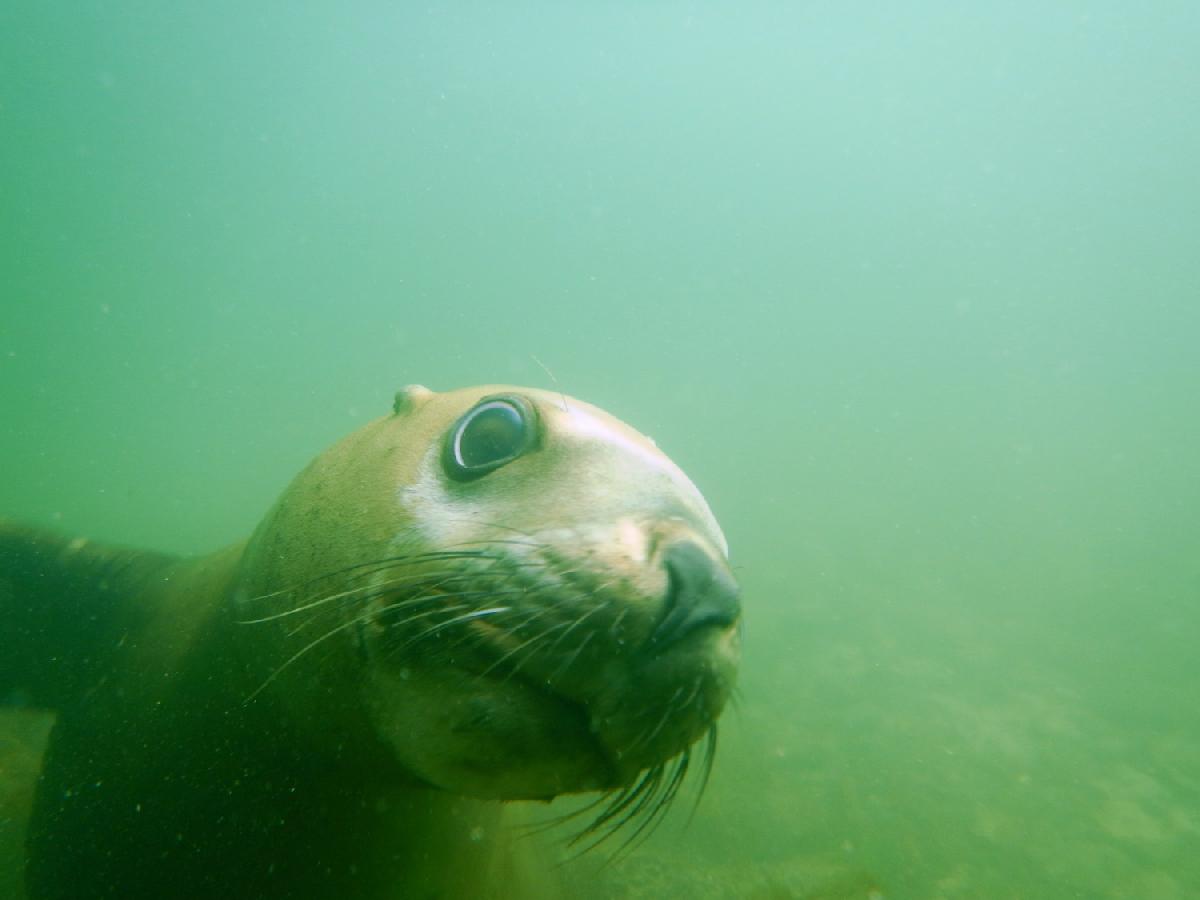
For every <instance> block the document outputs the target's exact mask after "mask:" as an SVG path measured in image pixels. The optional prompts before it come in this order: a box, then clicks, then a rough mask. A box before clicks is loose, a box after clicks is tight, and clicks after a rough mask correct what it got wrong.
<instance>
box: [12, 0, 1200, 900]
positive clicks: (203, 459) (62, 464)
mask: <svg viewBox="0 0 1200 900" xmlns="http://www.w3.org/2000/svg"><path fill="white" fill-rule="evenodd" d="M1198 113H1200V6H1197V5H1196V4H1195V3H1190V2H1177V3H1172V2H1156V3H1147V4H1131V3H1115V2H1114V3H1090V4H1089V3H1074V2H1069V3H1056V4H1044V3H1033V2H1009V3H1003V4H999V3H996V4H960V3H933V2H917V3H909V4H879V3H782V2H781V3H759V4H753V3H738V4H733V3H730V4H713V3H632V2H630V3H625V2H614V3H595V4H584V3H545V4H522V3H514V4H501V5H498V6H496V7H491V6H485V5H482V4H466V3H463V4H444V3H434V4H428V5H425V4H421V5H418V4H384V3H380V4H377V5H372V4H357V5H352V4H344V5H343V4H337V5H335V4H301V3H273V4H272V3H258V4H240V3H237V4H235V3H206V4H157V3H117V4H101V3H92V2H86V3H76V4H49V3H34V2H23V0H19V2H10V3H7V4H5V5H4V6H3V8H0V236H2V239H0V403H2V407H0V408H2V410H3V419H2V420H0V466H2V468H3V473H4V475H3V478H0V513H2V514H5V515H8V516H12V517H16V518H20V519H23V520H26V521H30V522H33V523H38V524H43V525H50V526H54V527H57V528H59V529H62V530H65V531H69V532H79V533H87V534H90V535H94V536H96V537H102V538H105V539H109V540H115V541H121V542H127V543H133V544H142V545H150V546H156V547H160V548H165V549H169V550H176V551H187V552H200V551H205V550H208V549H211V548H214V547H216V546H219V545H221V544H224V543H227V542H229V541H231V540H233V539H235V538H237V537H240V536H242V535H244V534H245V533H247V532H248V531H249V529H251V528H252V527H253V526H254V524H255V523H256V522H257V521H258V519H259V517H260V516H261V515H262V513H263V512H264V510H265V509H266V508H267V506H268V505H269V504H270V502H271V501H272V499H273V498H274V497H275V496H276V494H277V493H278V492H279V491H280V490H281V489H282V487H283V486H284V485H285V484H286V483H287V481H288V480H289V479H290V478H291V476H292V475H293V474H294V473H295V472H296V471H297V470H298V469H299V468H300V467H301V466H302V465H303V464H304V463H305V462H307V460H309V459H310V458H311V457H312V456H313V455H314V454H315V453H316V452H317V451H318V450H319V449H321V448H322V447H323V446H325V445H327V444H328V443H330V442H331V441H333V440H334V439H336V438H338V437H340V436H341V435H342V434H344V433H346V432H348V431H350V430H351V429H353V428H354V427H356V426H357V425H359V424H360V423H362V422H364V421H366V420H368V419H369V418H372V417H374V416H376V415H379V414H382V413H384V412H386V411H387V409H388V407H389V403H390V397H391V394H392V392H393V391H394V390H395V388H397V387H398V386H400V385H402V384H404V383H407V382H422V383H425V384H428V385H430V386H431V387H433V388H435V389H436V388H447V387H452V386H458V385H465V384H473V383H479V382H513V383H517V384H537V385H540V386H545V387H552V386H553V385H552V384H551V383H550V379H549V378H548V376H547V374H546V373H545V372H544V371H543V369H542V368H541V366H540V365H539V364H538V362H536V361H535V357H536V359H537V360H541V361H542V362H543V363H545V365H546V366H548V367H549V368H550V369H551V370H552V371H553V372H554V375H555V376H556V379H557V382H558V384H560V385H561V386H562V388H563V389H564V390H566V391H567V392H569V393H571V394H574V395H577V396H580V397H583V398H586V399H588V400H591V401H593V402H595V403H597V404H599V405H601V406H604V407H606V408H607V409H609V410H611V411H612V412H614V413H615V414H617V415H618V416H621V417H622V418H624V419H626V420H628V421H630V422H631V423H632V424H634V425H635V426H637V427H639V428H640V429H642V430H643V431H646V432H647V433H649V434H651V435H653V436H654V437H655V438H656V439H657V440H658V443H659V445H660V446H661V447H663V448H664V449H665V450H666V451H667V452H668V453H670V454H671V455H672V456H673V457H674V458H675V459H676V460H677V461H678V462H679V463H680V464H681V465H682V466H683V467H684V468H685V469H686V470H687V471H688V472H689V474H691V475H692V477H693V478H694V480H696V482H697V483H698V484H699V485H700V487H701V488H702V489H703V490H704V491H705V493H706V495H707V496H708V497H709V500H710V501H711V503H712V505H713V507H714V509H715V510H716V512H717V514H718V516H719V518H720V519H721V522H722V524H723V526H724V528H725V531H726V533H727V535H728V537H729V540H730V544H731V546H732V552H733V558H734V562H735V563H736V565H737V566H738V574H739V577H740V579H741V580H742V583H743V587H744V591H745V599H746V606H747V625H746V644H745V650H746V653H745V663H744V668H743V676H742V680H741V699H740V702H739V704H738V708H737V709H736V710H734V711H732V712H730V713H729V714H728V715H727V717H726V719H725V721H724V728H723V736H722V742H723V747H722V752H721V754H720V756H719V759H718V764H717V768H716V771H715V773H714V776H713V782H712V785H711V787H710V791H709V794H708V796H706V798H705V800H704V803H703V804H702V806H701V807H700V811H699V813H698V814H697V816H696V818H695V820H694V821H693V822H692V824H691V826H690V827H689V828H686V829H685V828H684V823H683V820H684V818H686V817H685V816H682V815H679V816H675V817H674V818H673V819H672V820H671V821H668V823H667V824H666V825H665V826H664V828H663V829H662V830H661V831H660V833H659V834H658V835H657V836H656V837H655V838H654V840H653V841H651V842H650V843H649V844H648V845H647V846H646V847H645V848H644V849H642V850H641V851H639V852H638V853H637V854H636V855H634V856H633V857H630V858H629V859H628V860H626V861H624V862H623V863H620V864H619V865H618V866H616V867H611V868H610V870H609V871H608V872H607V874H606V875H605V876H603V877H604V878H606V879H607V880H608V883H609V887H608V888H607V890H608V891H609V892H610V896H613V897H635V896H638V897H640V896H645V897H652V896H658V897H687V898H692V900H696V898H701V897H747V898H760V900H769V898H789V897H791V898H809V900H815V898H818V897H823V898H832V897H840V898H852V897H853V898H867V897H876V898H877V897H886V898H889V900H891V898H1074V897H1083V898H1091V897H1098V898H1117V897H1128V898H1149V900H1157V898H1162V900H1168V898H1191V897H1197V896H1200V710H1198V706H1200V704H1198V703H1197V698H1198V697H1200V552H1198V551H1200V507H1198V501H1200V224H1198V218H1197V216H1198V210H1200V175H1198V172H1200V169H1198V167H1197V160H1200V114H1198ZM10 874H11V873H10Z"/></svg>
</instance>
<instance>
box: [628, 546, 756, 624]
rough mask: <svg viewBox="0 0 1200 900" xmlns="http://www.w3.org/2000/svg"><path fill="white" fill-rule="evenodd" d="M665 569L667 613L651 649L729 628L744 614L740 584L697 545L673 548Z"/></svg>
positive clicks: (670, 548)
mask: <svg viewBox="0 0 1200 900" xmlns="http://www.w3.org/2000/svg"><path fill="white" fill-rule="evenodd" d="M663 565H664V566H665V568H666V570H667V598H666V612H665V613H664V614H663V617H662V620H661V621H660V622H659V623H658V627H657V628H655V630H654V634H653V635H651V637H650V644H651V646H652V647H661V646H664V645H666V644H672V643H675V642H676V641H678V640H680V639H681V638H684V637H686V636H687V635H689V634H691V633H692V632H693V631H696V630H697V629H700V628H705V627H707V626H710V625H711V626H715V627H718V628H728V627H729V626H730V625H732V624H733V623H734V622H736V621H737V618H738V616H739V615H741V612H742V604H741V600H740V599H739V595H740V593H741V591H740V590H739V589H738V586H737V582H736V581H734V580H733V577H732V576H730V575H729V573H728V572H726V571H725V570H724V568H723V567H720V566H718V565H717V564H716V562H715V561H714V560H713V558H712V557H711V556H709V555H708V554H707V553H706V552H705V551H704V550H703V549H701V547H700V546H699V545H698V544H695V543H692V542H691V541H681V542H679V543H676V544H672V545H671V546H670V547H668V548H667V550H666V552H665V553H664V554H663Z"/></svg>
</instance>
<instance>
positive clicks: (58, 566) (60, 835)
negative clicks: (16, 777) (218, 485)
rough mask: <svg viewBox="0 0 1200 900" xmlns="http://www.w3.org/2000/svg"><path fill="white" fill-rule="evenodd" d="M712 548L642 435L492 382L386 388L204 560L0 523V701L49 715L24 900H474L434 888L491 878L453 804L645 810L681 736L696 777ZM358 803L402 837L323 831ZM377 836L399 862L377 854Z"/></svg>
mask: <svg viewBox="0 0 1200 900" xmlns="http://www.w3.org/2000/svg"><path fill="white" fill-rule="evenodd" d="M727 554H728V551H727V546H726V542H725V538H724V536H723V535H722V533H721V530H720V528H719V526H718V525H717V523H716V520H715V519H714V517H713V515H712V513H711V511H710V510H709V507H708V505H707V503H706V502H705V500H704V498H703V497H702V496H701V494H700V493H699V491H698V490H697V489H696V488H695V486H694V485H693V484H692V483H691V481H689V480H688V478H687V477H686V476H685V475H684V474H683V472H681V471H680V469H679V468H678V467H677V466H676V465H675V464H674V463H672V462H671V460H670V459H668V457H666V456H665V455H664V454H663V453H662V452H660V451H659V450H658V449H657V448H656V447H655V445H654V444H653V442H652V441H650V440H649V439H647V438H645V437H644V436H642V435H640V434H638V433H637V432H636V431H634V430H633V429H631V428H630V427H628V426H627V425H624V424H623V423H621V422H619V421H618V420H616V419H614V418H612V417H611V416H609V415H608V414H607V413H604V412H603V411H601V410H599V409H597V408H595V407H592V406H589V405H588V404H586V403H583V402H581V401H579V400H575V399H573V398H569V397H564V396H562V395H559V394H553V393H547V392H543V391H538V390H533V389H527V388H515V387H506V386H487V387H478V388H470V389H466V390H459V391H453V392H448V393H441V394H435V393H433V392H432V391H429V390H428V389H426V388H422V387H418V386H412V387H408V388H405V389H404V390H402V391H401V392H400V393H399V394H398V395H397V398H396V402H395V405H394V408H393V412H392V414H391V415H389V416H386V417H384V418H381V419H378V420H376V421H374V422H372V423H370V424H368V425H366V426H365V427H363V428H362V429H360V430H359V431H357V432H355V433H354V434H352V435H350V436H349V437H347V438H346V439H344V440H343V441H341V442H340V443H338V444H336V445H335V446H333V447H332V448H330V449H329V450H327V451H326V452H324V453H322V454H321V455H320V456H318V457H317V458H316V459H315V460H314V461H313V462H312V463H311V464H310V465H309V466H308V467H307V468H306V469H305V470H304V471H303V472H302V473H301V474H300V475H299V476H298V477H297V478H296V479H295V480H294V481H293V482H292V484H291V485H290V486H289V487H288V488H287V490H286V491H285V492H284V494H283V495H282V496H281V497H280V499H279V500H278V501H277V503H276V504H275V506H274V507H273V508H272V510H271V511H270V512H269V513H268V514H267V516H266V517H265V518H264V520H263V521H262V523H261V524H260V525H259V527H258V528H257V529H256V531H255V532H254V534H253V536H252V537H251V538H250V539H249V541H248V542H246V543H244V544H240V545H237V546H235V547H232V548H229V549H228V550H225V551H222V552H220V553H218V554H214V555H212V556H210V557H204V558H200V559H196V560H183V561H181V560H176V559H172V558H168V557H165V556H158V555H152V554H137V553H131V552H129V551H116V550H112V549H110V548H104V547H95V546H93V545H88V544H82V543H79V542H67V541H64V540H61V539H57V538H51V537H48V536H46V535H42V534H35V533H33V532H30V531H28V530H26V529H20V528H16V527H15V526H0V623H2V624H5V625H6V626H8V627H9V628H11V629H12V632H11V633H14V634H17V635H19V636H21V637H23V638H24V640H23V642H22V644H21V649H20V650H19V651H16V652H9V653H8V659H6V660H3V661H0V694H3V693H6V692H8V691H12V690H21V691H25V692H28V693H29V695H30V696H32V697H33V698H34V699H35V701H37V702H39V703H41V704H42V705H46V706H51V707H54V708H56V709H57V710H59V722H58V725H57V726H56V729H55V732H54V735H53V736H52V739H51V746H50V750H49V752H48V755H47V762H46V770H45V772H44V774H43V784H42V787H41V789H40V791H39V795H38V798H37V801H36V803H35V811H34V817H33V822H32V825H31V837H30V861H29V868H30V895H31V897H34V898H43V897H65V896H76V897H81V896H92V895H97V896H105V894H104V893H103V892H102V891H100V890H97V889H96V886H97V885H101V886H105V885H107V886H110V887H113V889H116V888H115V886H117V885H120V886H121V895H122V896H127V897H138V896H151V895H154V893H153V892H154V891H156V890H162V889H164V886H168V885H173V886H174V887H173V888H172V890H171V895H173V896H183V895H181V894H180V893H179V890H180V889H181V888H180V887H179V885H180V884H188V883H191V884H194V885H195V888H194V889H195V890H196V894H195V895H196V896H209V895H212V896H215V895H217V894H216V893H215V892H216V891H218V890H224V889H225V888H226V887H228V886H230V885H237V886H238V889H239V890H243V891H244V890H247V889H253V890H263V891H267V892H268V893H267V894H265V895H266V896H276V895H278V896H298V897H323V896H335V895H338V892H339V891H340V890H343V889H346V884H347V882H346V878H345V877H343V876H335V875H334V874H330V873H334V872H335V871H340V869H338V867H339V866H343V865H344V866H349V867H350V869H353V871H354V872H355V873H356V874H355V878H354V879H350V882H352V889H353V890H354V891H355V896H363V897H374V896H379V897H385V896H387V897H392V896H397V897H398V896H409V895H410V894H409V893H406V891H411V890H426V889H429V890H436V891H440V892H441V893H440V894H439V896H447V897H456V896H462V897H467V896H479V897H483V896H492V895H493V894H491V893H489V890H491V889H490V888H486V887H485V886H486V884H487V883H488V882H487V880H486V877H485V875H483V874H480V875H472V874H469V873H468V874H464V873H462V872H456V873H453V874H452V875H447V874H445V873H444V872H443V871H442V867H440V866H439V864H438V860H442V859H449V858H452V857H453V858H455V859H460V860H469V859H472V858H476V857H480V854H481V853H482V854H484V856H485V857H486V859H485V860H483V861H481V862H480V863H479V866H478V869H479V872H480V873H487V872H492V873H494V871H495V866H497V865H499V863H497V862H496V861H495V860H496V858H497V853H498V851H497V848H499V847H500V845H501V843H502V842H501V841H499V840H498V839H497V840H489V841H485V842H483V843H484V844H485V846H484V847H478V846H472V844H471V842H472V841H474V842H475V844H478V843H479V841H478V840H477V839H476V838H475V837H474V835H475V834H476V831H477V830H478V828H479V826H478V825H477V824H476V825H472V824H471V823H472V822H475V821H476V820H477V819H478V818H479V815H482V813H478V814H477V812H465V813H464V812H463V810H482V809H485V808H486V809H491V806H486V807H476V806H472V805H470V804H467V803H466V801H465V800H464V799H463V798H481V799H482V800H485V801H494V800H522V799H550V798H553V797H556V796H559V795H562V794H571V793H580V792H587V791H620V792H621V793H619V794H618V795H617V796H618V797H619V798H625V800H624V801H623V802H625V803H626V804H628V798H629V797H630V796H638V795H641V794H646V793H653V792H659V793H658V795H657V796H658V799H657V800H656V801H655V804H654V809H655V810H657V809H658V807H660V806H661V805H662V804H663V803H664V802H668V801H669V800H670V798H671V797H672V796H673V795H674V792H675V790H677V789H678V784H679V781H680V780H681V779H682V775H683V772H685V771H686V768H687V764H688V760H689V759H690V757H691V754H692V752H693V751H692V748H693V745H694V744H695V743H696V742H697V741H698V740H700V739H702V738H704V737H705V736H708V742H707V745H706V746H707V750H708V754H709V756H708V761H709V762H711V750H712V746H713V742H714V741H715V723H716V720H717V718H718V716H719V714H720V712H721V710H722V708H723V706H724V704H725V702H726V699H727V698H728V696H729V693H730V691H731V689H732V685H733V681H734V677H735V672H736V667H737V660H738V653H739V633H740V615H741V607H740V601H739V596H738V588H737V585H736V582H735V580H734V578H733V576H732V574H731V571H730V568H729V564H728V559H727ZM66 590H70V591H71V594H70V597H71V600H70V603H69V604H68V606H69V607H70V608H69V609H67V610H66V611H60V610H57V609H56V608H55V607H54V605H53V604H54V603H55V602H60V605H61V601H56V600H55V598H57V597H61V596H62V594H63V592H64V591H66ZM43 604H44V605H43ZM80 608H83V609H87V610H88V614H89V616H90V619H89V621H90V622H92V623H94V624H93V626H92V627H90V628H89V627H85V625H84V624H82V623H80V622H78V621H67V618H69V616H70V614H71V613H78V610H79V609H80ZM52 660H53V661H52ZM668 766H673V768H671V769H670V770H668V769H667V767H668ZM664 772H666V773H667V774H666V775H664ZM89 785H92V787H89ZM356 792H357V793H356ZM384 795H386V796H388V797H389V798H391V799H390V800H389V802H388V803H387V804H385V806H386V807H387V808H388V809H391V808H395V809H398V810H403V811H404V813H403V816H402V819H403V821H391V820H390V819H389V820H388V824H387V825H383V824H380V823H379V822H376V823H375V825H374V826H373V827H374V829H375V830H374V831H371V832H370V833H369V834H368V833H367V832H366V829H368V828H370V827H372V826H370V823H366V824H364V823H363V822H362V821H360V820H361V818H362V817H361V816H358V817H355V816H354V815H353V814H352V813H351V812H349V810H351V809H352V808H354V803H355V802H359V803H361V802H364V801H363V800H362V799H361V798H362V797H367V796H372V797H376V798H378V797H380V796H384ZM439 797H446V798H459V799H458V800H456V801H454V803H451V804H448V803H447V801H446V800H439V799H438V798H439ZM455 804H457V805H455ZM134 806H136V807H137V809H136V812H131V810H133V808H134ZM415 810H419V814H417V813H416V812H414V811H415ZM339 811H340V812H339ZM381 815H382V814H381ZM489 815H490V814H489ZM197 816H206V818H205V819H204V820H203V823H202V824H199V825H197V823H196V821H195V819H196V817H197ZM384 818H387V817H386V816H384ZM348 819H354V825H353V827H350V826H348V825H347V824H346V823H347V820H348ZM623 819H624V817H617V821H623ZM488 821H489V822H490V821H492V820H491V819H489V820H488ZM497 821H498V820H497ZM419 822H426V823H428V822H436V823H437V825H436V827H432V826H431V827H427V828H424V829H423V830H422V831H423V833H422V834H414V833H413V824H414V823H419ZM331 829H334V830H335V831H336V833H333V832H331ZM389 829H390V831H389ZM385 831H386V832H389V833H391V832H395V833H397V834H399V835H400V837H399V838H398V840H399V841H400V844H401V845H402V846H403V847H404V852H403V853H399V852H397V851H396V850H395V848H394V847H392V849H390V850H389V854H390V855H388V856H387V859H386V860H381V859H380V858H378V853H379V848H380V847H381V846H383V845H386V844H387V841H382V842H381V839H380V837H379V835H380V834H382V833H384V832H385ZM96 834H104V835H106V837H105V838H103V839H101V838H95V837H94V835H96ZM87 835H91V837H86V836H87ZM468 835H469V836H468ZM96 841H98V842H99V843H98V844H97V845H95V846H93V843H94V842H96ZM281 841H283V842H285V843H286V842H290V851H284V850H280V849H279V847H280V846H281V843H280V842H281ZM268 845H269V847H270V849H269V850H267V849H264V848H265V847H267V846H268ZM504 846H505V847H506V848H507V846H508V845H507V843H505V844H504ZM506 852H507V851H506ZM281 854H282V855H281ZM268 857H270V858H276V857H279V858H280V859H285V860H286V875H279V874H277V872H276V868H275V867H270V870H269V871H268V870H267V868H265V867H264V862H263V860H264V859H266V858H268ZM480 858H481V859H483V858H482V857H480ZM218 859H219V860H221V862H220V863H219V865H218V863H217V860H218ZM468 868H469V867H468ZM231 869H232V870H233V871H230V870H231ZM81 871H86V872H87V874H86V875H82V874H80V872H81ZM347 871H349V869H347ZM319 872H325V873H326V877H324V880H322V878H320V877H318V875H319ZM359 876H361V877H359ZM487 877H490V876H487ZM281 878H283V879H285V880H286V882H287V885H288V887H287V890H288V891H290V893H277V889H280V885H281V884H282V881H281ZM188 879H191V882H189V881H188ZM272 879H275V880H272ZM472 879H474V880H472ZM481 879H482V880H481ZM368 883H370V884H373V885H378V888H377V889H376V888H372V889H370V890H367V889H366V888H365V887H364V885H366V884H368ZM201 887H203V890H201ZM106 889H107V888H106ZM72 892H74V893H72ZM185 893H186V891H185ZM508 895H509V894H495V896H508Z"/></svg>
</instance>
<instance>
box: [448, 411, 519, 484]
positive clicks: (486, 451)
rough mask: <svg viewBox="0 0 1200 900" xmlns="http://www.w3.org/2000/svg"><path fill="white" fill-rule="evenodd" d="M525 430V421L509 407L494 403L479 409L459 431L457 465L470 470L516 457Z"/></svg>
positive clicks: (517, 412)
mask: <svg viewBox="0 0 1200 900" xmlns="http://www.w3.org/2000/svg"><path fill="white" fill-rule="evenodd" d="M525 428H526V425H525V418H524V417H523V416H522V415H521V412H520V410H518V409H516V408H515V407H514V406H513V405H512V404H510V403H505V402H504V401H502V400H497V401H494V402H492V403H488V404H487V405H485V406H481V407H480V408H479V409H478V410H476V411H475V413H474V415H472V416H471V417H470V418H469V419H467V421H466V422H464V423H463V424H462V427H461V428H460V429H459V432H458V440H457V441H456V442H455V443H456V448H455V449H456V451H457V452H456V454H455V455H456V456H457V457H458V462H459V464H460V465H462V466H465V467H466V468H468V469H473V468H476V467H478V466H487V465H491V464H492V463H494V462H497V461H499V460H502V459H508V458H509V457H513V456H516V455H517V454H518V453H520V452H521V449H522V447H524V445H525Z"/></svg>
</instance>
